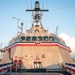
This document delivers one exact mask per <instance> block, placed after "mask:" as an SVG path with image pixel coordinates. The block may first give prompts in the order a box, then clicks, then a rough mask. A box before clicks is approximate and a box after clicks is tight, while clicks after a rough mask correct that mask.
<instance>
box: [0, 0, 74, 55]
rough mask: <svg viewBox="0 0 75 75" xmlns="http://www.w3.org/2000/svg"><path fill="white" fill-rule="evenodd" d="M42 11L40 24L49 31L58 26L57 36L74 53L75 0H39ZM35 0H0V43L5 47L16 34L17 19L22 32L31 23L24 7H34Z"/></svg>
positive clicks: (29, 14) (53, 31) (30, 14)
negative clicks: (44, 10)
mask: <svg viewBox="0 0 75 75" xmlns="http://www.w3.org/2000/svg"><path fill="white" fill-rule="evenodd" d="M39 2H40V6H41V9H42V8H43V9H49V12H44V13H43V17H42V24H43V26H44V28H46V29H48V31H49V33H55V31H56V27H57V26H58V31H57V33H58V36H59V37H61V38H63V40H64V41H65V42H66V44H67V45H68V46H70V48H71V49H72V55H73V56H74V55H75V46H74V45H75V0H39ZM34 3H35V0H0V43H2V46H1V45H0V47H5V46H7V45H8V43H9V41H10V40H11V39H12V37H15V36H16V35H17V19H14V18H13V17H16V18H18V19H20V21H19V26H20V23H21V22H24V28H23V29H24V32H26V29H29V28H30V27H31V24H32V21H33V19H32V13H31V12H26V11H25V10H26V9H32V8H33V9H34ZM23 20H24V21H23Z"/></svg>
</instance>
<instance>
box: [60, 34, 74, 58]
mask: <svg viewBox="0 0 75 75" xmlns="http://www.w3.org/2000/svg"><path fill="white" fill-rule="evenodd" d="M59 37H60V38H62V39H63V40H64V41H65V42H66V44H67V46H69V47H70V48H71V50H72V54H71V55H72V57H74V58H75V37H70V36H69V35H67V34H65V33H61V34H59Z"/></svg>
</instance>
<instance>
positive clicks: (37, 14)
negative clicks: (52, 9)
mask: <svg viewBox="0 0 75 75" xmlns="http://www.w3.org/2000/svg"><path fill="white" fill-rule="evenodd" d="M26 11H29V12H32V16H33V24H32V26H33V25H34V24H36V25H38V24H39V23H40V25H41V26H42V23H41V18H42V12H48V11H49V10H47V9H41V8H40V3H39V1H38V0H36V1H35V7H34V9H27V10H26Z"/></svg>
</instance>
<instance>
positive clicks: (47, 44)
mask: <svg viewBox="0 0 75 75" xmlns="http://www.w3.org/2000/svg"><path fill="white" fill-rule="evenodd" d="M15 46H59V47H61V48H63V49H66V50H68V51H69V52H71V50H70V49H69V48H68V47H65V46H63V45H61V44H58V43H40V44H36V43H16V44H14V45H12V46H9V47H6V48H5V49H4V50H5V51H6V50H8V49H10V48H13V47H15Z"/></svg>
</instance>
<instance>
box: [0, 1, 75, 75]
mask: <svg viewBox="0 0 75 75" xmlns="http://www.w3.org/2000/svg"><path fill="white" fill-rule="evenodd" d="M26 11H27V12H32V14H33V15H32V16H33V22H32V25H31V28H30V29H29V30H27V31H26V33H24V32H23V25H24V24H23V22H22V23H21V27H20V29H21V33H20V34H18V35H17V36H15V37H13V38H12V39H11V40H10V42H9V44H8V46H6V47H5V48H4V49H3V50H2V51H1V52H2V53H3V58H2V59H1V60H0V73H1V74H5V73H7V72H10V71H11V72H45V73H46V72H47V73H48V72H49V73H51V72H57V73H62V74H64V75H71V74H72V73H74V72H75V65H74V64H73V63H74V61H73V60H72V57H71V56H70V52H71V49H70V48H69V47H68V46H67V45H66V43H65V41H64V40H63V39H61V38H59V37H58V36H57V35H56V34H54V33H49V32H48V30H46V29H45V28H44V27H43V25H42V21H41V19H42V16H43V15H42V12H48V11H49V10H47V9H41V8H40V3H39V1H38V0H36V1H35V7H34V9H27V10H26ZM14 75H15V74H14Z"/></svg>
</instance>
